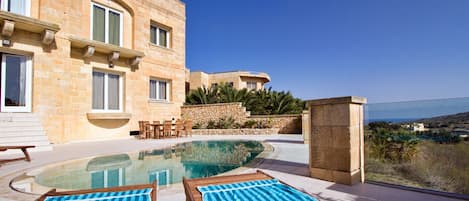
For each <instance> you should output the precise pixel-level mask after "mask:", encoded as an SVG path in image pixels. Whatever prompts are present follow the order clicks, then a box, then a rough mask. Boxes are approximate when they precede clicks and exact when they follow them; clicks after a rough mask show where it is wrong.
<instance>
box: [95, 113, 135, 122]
mask: <svg viewBox="0 0 469 201" xmlns="http://www.w3.org/2000/svg"><path fill="white" fill-rule="evenodd" d="M86 116H87V117H88V119H90V120H113V119H130V117H132V114H130V113H124V112H115V113H112V112H109V113H100V112H91V113H87V114H86Z"/></svg>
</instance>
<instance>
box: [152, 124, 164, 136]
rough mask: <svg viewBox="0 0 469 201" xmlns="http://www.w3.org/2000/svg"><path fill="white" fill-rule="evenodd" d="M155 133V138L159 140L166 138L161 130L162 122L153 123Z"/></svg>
mask: <svg viewBox="0 0 469 201" xmlns="http://www.w3.org/2000/svg"><path fill="white" fill-rule="evenodd" d="M152 125H153V133H154V134H155V137H156V138H157V139H160V138H163V137H164V133H163V131H162V130H161V126H162V124H161V122H160V121H153V124H152Z"/></svg>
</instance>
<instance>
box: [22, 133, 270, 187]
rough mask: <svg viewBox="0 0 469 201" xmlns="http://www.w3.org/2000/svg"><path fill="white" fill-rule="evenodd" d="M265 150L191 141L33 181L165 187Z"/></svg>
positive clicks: (67, 168)
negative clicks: (184, 177)
mask: <svg viewBox="0 0 469 201" xmlns="http://www.w3.org/2000/svg"><path fill="white" fill-rule="evenodd" d="M263 150H264V147H263V146H262V144H261V143H259V142H256V141H196V142H188V143H182V144H177V145H175V146H173V147H171V148H167V149H159V150H153V151H141V152H138V153H133V154H118V155H112V156H100V157H95V158H91V159H90V158H88V159H80V160H74V161H70V162H66V163H63V164H59V165H54V166H52V167H48V168H45V169H44V170H41V171H40V172H39V173H37V174H35V178H34V180H35V183H37V184H40V185H41V186H46V187H50V188H57V189H88V188H103V187H114V186H122V185H132V184H143V183H151V182H153V181H154V180H155V179H157V180H158V185H159V186H160V187H164V186H167V185H169V184H172V183H178V182H181V181H182V177H183V176H186V177H188V178H199V177H209V176H213V175H217V174H220V173H223V172H226V171H229V170H233V169H235V168H237V167H240V166H242V165H243V164H246V163H248V162H249V161H251V160H252V159H253V158H255V157H256V156H257V155H258V154H259V153H261V152H262V151H263ZM13 186H15V184H14V183H13ZM33 191H34V190H33Z"/></svg>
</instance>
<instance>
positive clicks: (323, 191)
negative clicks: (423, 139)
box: [0, 135, 455, 201]
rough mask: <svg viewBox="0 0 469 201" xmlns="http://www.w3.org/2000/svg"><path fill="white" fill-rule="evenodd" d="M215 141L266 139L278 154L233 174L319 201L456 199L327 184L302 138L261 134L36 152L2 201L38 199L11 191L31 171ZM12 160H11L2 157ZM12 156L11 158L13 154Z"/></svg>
mask: <svg viewBox="0 0 469 201" xmlns="http://www.w3.org/2000/svg"><path fill="white" fill-rule="evenodd" d="M216 139H249V140H261V141H264V142H266V143H269V144H270V145H272V147H273V151H272V152H270V153H267V154H263V156H262V157H263V159H262V160H261V162H260V163H256V164H255V165H253V164H251V165H248V166H245V167H242V168H239V169H237V170H236V171H231V172H229V173H228V174H236V173H244V172H253V171H255V170H256V169H262V170H264V171H266V172H267V173H269V174H271V175H273V176H275V177H277V178H278V179H280V180H283V181H284V182H286V183H288V184H290V185H292V186H294V187H296V188H298V189H301V190H303V191H305V192H307V193H309V194H311V195H313V196H316V197H317V198H319V199H320V200H340V201H352V200H357V201H361V200H363V201H369V200H385V201H386V200H406V201H412V200H415V201H417V200H425V201H437V200H443V201H444V200H455V199H449V198H446V197H440V196H436V195H431V194H424V193H418V192H413V191H407V190H401V189H396V188H388V187H383V186H378V185H373V184H367V183H365V184H357V185H354V186H347V185H341V184H335V183H332V182H327V181H322V180H318V179H313V178H310V177H308V175H309V173H308V161H307V160H308V145H305V144H303V143H302V138H301V135H256V136H244V135H243V136H239V135H230V136H194V137H191V138H179V139H165V140H136V139H125V140H110V141H99V142H82V143H72V144H64V145H56V146H54V150H53V151H49V152H36V153H32V154H31V157H32V162H30V163H27V162H24V161H18V162H14V163H10V164H7V165H4V166H2V167H0V200H15V201H26V200H34V199H35V198H37V196H35V195H28V194H25V193H20V192H16V191H14V190H12V189H11V188H10V187H9V182H10V181H11V179H13V178H14V177H16V176H18V175H20V174H22V173H24V172H27V171H28V170H31V169H35V168H38V167H42V166H44V165H47V164H52V163H57V162H61V161H66V160H72V159H78V158H84V157H90V156H97V155H108V154H117V153H124V152H133V151H138V150H147V149H156V148H163V147H167V146H170V145H172V144H175V143H180V142H186V141H191V140H216ZM0 157H2V158H3V157H7V156H4V155H2V156H0ZM8 157H9V156H8ZM158 200H160V201H173V200H174V201H176V200H181V201H183V200H185V195H184V191H183V187H182V185H181V184H174V185H172V186H171V187H169V188H165V189H161V190H160V191H159V192H158Z"/></svg>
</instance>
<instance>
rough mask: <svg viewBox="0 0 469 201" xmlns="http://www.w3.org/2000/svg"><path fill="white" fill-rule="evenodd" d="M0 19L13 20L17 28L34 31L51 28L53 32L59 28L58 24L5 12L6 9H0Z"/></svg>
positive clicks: (38, 31) (39, 31)
mask: <svg viewBox="0 0 469 201" xmlns="http://www.w3.org/2000/svg"><path fill="white" fill-rule="evenodd" d="M0 19H1V20H2V21H4V20H9V21H13V22H15V24H16V25H15V27H16V28H18V29H22V30H26V31H30V32H34V33H42V32H44V30H46V29H47V30H51V31H53V32H57V31H59V30H60V27H59V25H57V24H53V23H49V22H45V21H42V20H38V19H35V18H31V17H27V16H23V15H18V14H15V13H11V12H7V11H0Z"/></svg>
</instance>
